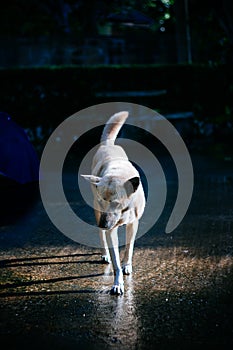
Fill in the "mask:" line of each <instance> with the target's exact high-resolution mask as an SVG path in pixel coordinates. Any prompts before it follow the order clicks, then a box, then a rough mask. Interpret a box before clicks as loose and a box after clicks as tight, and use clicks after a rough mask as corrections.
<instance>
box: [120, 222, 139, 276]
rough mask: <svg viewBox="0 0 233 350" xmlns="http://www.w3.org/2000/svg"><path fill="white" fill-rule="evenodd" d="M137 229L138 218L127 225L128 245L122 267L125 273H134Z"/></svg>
mask: <svg viewBox="0 0 233 350" xmlns="http://www.w3.org/2000/svg"><path fill="white" fill-rule="evenodd" d="M137 230H138V220H135V221H134V222H132V223H130V224H127V225H126V246H125V255H124V259H123V268H122V270H123V274H124V275H130V274H131V273H132V258H133V249H134V241H135V237H136V233H137Z"/></svg>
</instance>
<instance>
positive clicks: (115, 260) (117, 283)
mask: <svg viewBox="0 0 233 350" xmlns="http://www.w3.org/2000/svg"><path fill="white" fill-rule="evenodd" d="M106 239H107V242H108V247H109V252H110V256H111V260H112V265H113V270H114V275H115V278H114V284H113V286H112V289H111V292H110V293H111V294H115V295H121V294H123V293H124V281H123V273H122V269H121V262H120V254H119V243H118V234H117V228H114V229H113V230H109V231H106Z"/></svg>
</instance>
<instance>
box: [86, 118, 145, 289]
mask: <svg viewBox="0 0 233 350" xmlns="http://www.w3.org/2000/svg"><path fill="white" fill-rule="evenodd" d="M127 117H128V112H119V113H116V114H114V115H113V116H112V117H111V118H110V119H109V120H108V122H107V124H106V125H105V127H104V130H103V133H102V137H101V145H100V147H99V149H98V150H97V152H96V154H95V156H94V158H93V164H92V175H82V176H83V177H84V178H85V179H86V180H88V181H89V182H90V183H91V184H92V191H93V194H94V208H95V217H96V221H97V225H98V227H99V228H100V241H101V244H102V248H103V255H102V258H103V261H105V262H110V257H111V261H112V264H113V269H114V275H115V279H114V284H113V287H112V289H111V294H116V295H120V294H123V292H124V281H123V274H126V275H128V274H130V273H131V272H132V256H133V248H134V240H135V236H136V233H137V229H138V221H139V219H140V218H141V216H142V214H143V211H144V207H145V196H144V192H143V187H142V184H141V181H140V177H139V173H138V171H137V170H136V168H135V167H134V166H133V165H132V164H131V163H130V161H129V160H128V158H127V155H126V153H125V152H124V150H123V148H122V147H120V146H117V145H115V144H114V142H115V139H116V137H117V134H118V132H119V131H120V129H121V127H122V125H123V124H124V122H125V120H126V118H127ZM121 225H126V249H125V255H124V260H123V266H122V268H121V263H120V255H119V244H118V233H117V230H118V226H121ZM109 253H110V256H109Z"/></svg>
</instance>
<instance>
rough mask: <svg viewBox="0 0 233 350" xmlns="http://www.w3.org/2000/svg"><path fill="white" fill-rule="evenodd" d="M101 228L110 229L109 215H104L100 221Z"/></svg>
mask: <svg viewBox="0 0 233 350" xmlns="http://www.w3.org/2000/svg"><path fill="white" fill-rule="evenodd" d="M98 226H99V227H100V228H103V229H108V228H109V227H108V226H109V224H108V220H107V214H106V213H102V214H101V216H100V221H99V225H98Z"/></svg>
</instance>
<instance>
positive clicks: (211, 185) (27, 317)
mask: <svg viewBox="0 0 233 350" xmlns="http://www.w3.org/2000/svg"><path fill="white" fill-rule="evenodd" d="M193 163H194V171H195V187H194V194H193V199H192V202H191V205H190V208H189V210H188V213H187V215H186V216H185V218H184V220H183V221H182V223H181V224H180V225H179V227H178V228H177V229H176V230H175V231H174V232H172V233H171V234H165V233H164V228H165V225H166V222H167V218H168V216H169V212H170V209H171V207H172V205H173V202H174V198H175V195H176V183H175V181H173V180H172V178H171V179H170V182H169V183H168V194H169V197H168V200H167V203H166V210H165V211H164V212H163V214H162V216H161V217H160V219H159V220H158V222H157V224H156V225H155V226H154V227H153V228H152V229H151V230H150V231H149V232H148V233H147V234H146V235H144V236H142V237H141V238H139V239H138V240H137V241H136V244H135V252H134V259H133V264H134V270H133V274H132V276H126V277H125V294H124V295H123V296H122V297H116V296H111V295H110V294H109V289H110V287H111V284H112V280H113V276H112V269H111V265H104V264H102V263H100V252H99V250H98V249H96V248H90V247H86V246H83V245H80V244H78V243H76V242H73V241H72V240H70V239H69V238H67V237H66V236H64V235H63V234H61V233H60V232H59V231H58V230H57V229H56V228H55V227H54V226H53V225H52V224H51V222H50V221H49V219H48V217H47V216H46V214H45V212H44V210H43V206H42V204H41V203H40V201H39V202H38V203H37V204H36V205H35V207H34V208H33V210H32V211H31V212H30V214H29V215H28V216H27V217H26V218H25V219H23V220H21V221H20V222H19V221H18V222H17V223H16V224H8V225H4V226H2V227H0V244H1V256H0V271H1V277H0V281H1V285H0V299H1V304H0V312H1V330H0V334H1V342H3V341H4V342H5V344H6V345H5V347H4V348H6V349H18V348H22V349H23V348H24V349H40V348H43V349H51V348H52V349H72V350H73V349H174V348H175V349H176V348H177V349H184V348H185V349H187V348H193V349H194V348H195V349H196V348H200V347H201V348H204V347H206V346H210V347H211V348H218V349H231V348H232V346H233V321H232V320H233V301H232V300H233V298H232V297H233V282H232V281H233V279H232V277H233V225H232V219H233V206H232V204H233V202H232V198H233V196H232V194H233V171H232V163H229V162H224V161H218V160H215V159H212V160H210V159H208V158H206V157H205V156H200V155H198V156H196V155H195V156H193ZM68 175H69V176H71V177H72V174H71V175H70V174H68Z"/></svg>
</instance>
